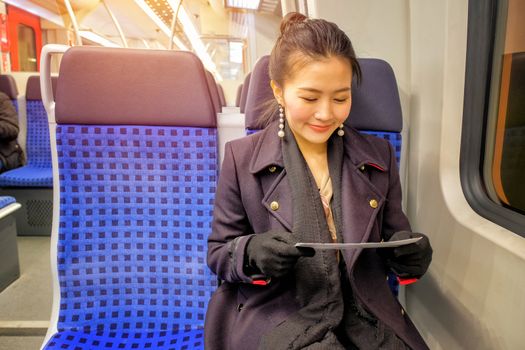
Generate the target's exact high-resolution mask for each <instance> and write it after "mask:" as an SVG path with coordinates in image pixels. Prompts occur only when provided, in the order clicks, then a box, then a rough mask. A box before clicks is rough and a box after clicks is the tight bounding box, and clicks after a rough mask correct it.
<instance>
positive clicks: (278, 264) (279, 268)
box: [245, 231, 315, 278]
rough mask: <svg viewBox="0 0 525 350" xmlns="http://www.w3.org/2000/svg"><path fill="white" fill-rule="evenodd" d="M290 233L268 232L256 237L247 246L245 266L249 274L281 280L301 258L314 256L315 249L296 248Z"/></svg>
mask: <svg viewBox="0 0 525 350" xmlns="http://www.w3.org/2000/svg"><path fill="white" fill-rule="evenodd" d="M295 243H297V242H296V240H295V239H294V238H293V236H292V234H291V233H290V232H283V231H268V232H265V233H259V234H256V235H254V236H253V237H252V238H251V239H250V240H249V241H248V244H247V245H246V254H245V265H247V266H248V270H249V271H246V272H247V274H257V273H262V274H264V275H265V276H266V277H272V278H279V277H282V276H284V275H286V274H287V273H288V272H290V270H291V269H292V268H293V267H294V266H295V263H296V262H297V259H299V258H300V257H301V256H314V255H315V251H314V249H313V248H306V249H304V248H296V247H294V244H295Z"/></svg>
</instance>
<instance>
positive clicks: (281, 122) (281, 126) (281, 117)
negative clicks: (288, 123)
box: [277, 105, 284, 138]
mask: <svg viewBox="0 0 525 350" xmlns="http://www.w3.org/2000/svg"><path fill="white" fill-rule="evenodd" d="M277 136H279V137H280V138H283V137H284V109H283V106H281V105H279V131H278V132H277Z"/></svg>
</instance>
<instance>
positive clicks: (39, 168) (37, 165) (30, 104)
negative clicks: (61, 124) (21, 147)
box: [0, 76, 53, 188]
mask: <svg viewBox="0 0 525 350" xmlns="http://www.w3.org/2000/svg"><path fill="white" fill-rule="evenodd" d="M26 127H27V137H26V147H25V152H26V159H27V163H26V165H24V166H22V167H20V168H17V169H13V170H10V171H7V172H5V173H2V174H0V186H2V187H45V188H51V187H52V186H53V172H52V167H51V149H50V147H49V127H48V121H47V113H46V110H45V109H44V105H43V104H42V98H41V96H40V79H39V76H31V77H29V79H28V81H27V88H26Z"/></svg>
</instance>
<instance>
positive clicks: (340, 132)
mask: <svg viewBox="0 0 525 350" xmlns="http://www.w3.org/2000/svg"><path fill="white" fill-rule="evenodd" d="M344 134H345V131H344V130H343V124H341V125H339V130H337V135H339V136H341V137H342V136H343V135H344Z"/></svg>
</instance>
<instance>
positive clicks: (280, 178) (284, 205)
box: [250, 123, 293, 231]
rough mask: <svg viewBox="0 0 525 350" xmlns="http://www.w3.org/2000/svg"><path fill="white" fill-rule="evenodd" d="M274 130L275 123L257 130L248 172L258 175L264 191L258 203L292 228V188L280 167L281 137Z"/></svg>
mask: <svg viewBox="0 0 525 350" xmlns="http://www.w3.org/2000/svg"><path fill="white" fill-rule="evenodd" d="M274 124H275V125H274ZM274 130H278V128H277V123H272V124H270V126H268V127H267V128H265V129H264V130H262V131H260V133H261V135H260V137H259V139H258V141H257V143H256V146H255V149H254V152H253V156H252V159H251V160H250V172H251V173H252V174H258V177H259V178H260V181H261V186H262V190H263V193H264V197H263V199H262V201H261V204H262V205H263V206H264V207H265V208H266V209H267V210H268V213H269V214H270V215H271V216H273V217H275V219H277V221H279V222H280V223H281V224H282V225H283V226H284V227H285V228H286V229H287V230H289V231H292V226H293V218H292V213H293V209H292V191H291V188H290V184H289V181H288V178H287V176H286V170H285V169H284V162H283V156H282V150H281V140H280V138H279V137H278V136H277V132H272V131H274Z"/></svg>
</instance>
